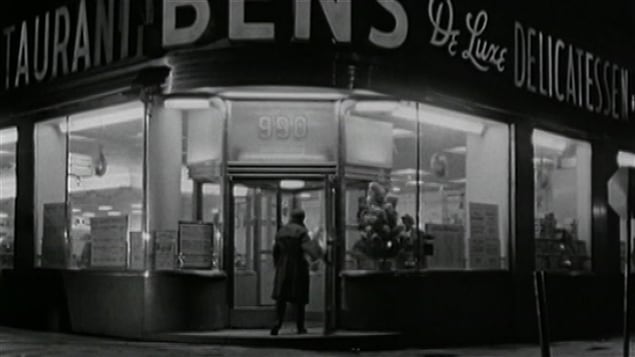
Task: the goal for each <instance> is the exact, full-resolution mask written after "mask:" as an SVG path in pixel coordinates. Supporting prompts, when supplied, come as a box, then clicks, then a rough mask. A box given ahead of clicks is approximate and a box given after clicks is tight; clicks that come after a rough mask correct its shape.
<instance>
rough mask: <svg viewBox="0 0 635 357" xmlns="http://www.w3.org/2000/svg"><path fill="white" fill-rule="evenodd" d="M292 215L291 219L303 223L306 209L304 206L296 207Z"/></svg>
mask: <svg viewBox="0 0 635 357" xmlns="http://www.w3.org/2000/svg"><path fill="white" fill-rule="evenodd" d="M290 216H291V221H293V222H298V223H303V222H304V217H305V216H306V214H305V213H304V210H303V209H302V208H294V209H293V210H292V211H291V214H290Z"/></svg>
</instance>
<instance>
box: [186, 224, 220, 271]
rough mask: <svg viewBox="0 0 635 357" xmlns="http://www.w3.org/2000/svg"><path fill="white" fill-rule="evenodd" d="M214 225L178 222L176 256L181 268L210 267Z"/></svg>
mask: <svg viewBox="0 0 635 357" xmlns="http://www.w3.org/2000/svg"><path fill="white" fill-rule="evenodd" d="M213 239H214V225H213V224H211V223H198V222H179V247H178V252H179V253H178V256H179V258H180V259H181V267H182V268H195V269H209V268H211V267H212V253H213Z"/></svg>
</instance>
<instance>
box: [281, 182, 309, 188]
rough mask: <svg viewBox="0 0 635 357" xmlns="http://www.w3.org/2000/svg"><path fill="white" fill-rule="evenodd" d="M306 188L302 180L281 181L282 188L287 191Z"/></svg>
mask: <svg viewBox="0 0 635 357" xmlns="http://www.w3.org/2000/svg"><path fill="white" fill-rule="evenodd" d="M303 187H304V181H302V180H282V181H280V188H283V189H286V190H297V189H300V188H303Z"/></svg>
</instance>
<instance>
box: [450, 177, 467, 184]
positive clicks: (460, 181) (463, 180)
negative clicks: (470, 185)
mask: <svg viewBox="0 0 635 357" xmlns="http://www.w3.org/2000/svg"><path fill="white" fill-rule="evenodd" d="M450 182H452V183H466V182H467V179H466V178H465V177H463V178H460V179H454V180H450Z"/></svg>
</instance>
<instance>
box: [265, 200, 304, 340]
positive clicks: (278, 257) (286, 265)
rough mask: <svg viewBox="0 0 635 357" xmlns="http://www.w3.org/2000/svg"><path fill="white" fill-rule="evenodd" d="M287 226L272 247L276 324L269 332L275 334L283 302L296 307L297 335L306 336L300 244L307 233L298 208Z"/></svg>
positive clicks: (302, 264)
mask: <svg viewBox="0 0 635 357" xmlns="http://www.w3.org/2000/svg"><path fill="white" fill-rule="evenodd" d="M290 216H291V217H290V220H289V223H287V224H286V225H284V226H283V227H282V228H280V230H279V231H278V233H277V234H276V242H275V244H274V247H273V261H274V264H275V267H276V274H275V277H274V283H273V293H272V295H271V297H272V298H273V299H274V300H276V313H277V318H278V321H277V323H276V325H275V326H274V327H273V328H272V329H271V334H272V335H274V336H275V335H277V334H278V331H279V330H280V327H282V323H283V321H284V315H285V310H286V306H287V303H291V304H293V305H294V306H295V308H296V324H297V328H298V333H299V334H303V333H306V332H307V331H306V329H305V327H304V310H305V305H306V304H308V303H309V263H308V262H307V260H306V259H305V257H304V250H303V248H302V247H303V244H306V243H307V242H309V240H310V237H309V232H308V230H307V228H306V226H305V225H304V217H305V213H304V211H303V210H301V209H294V210H293V211H291V215H290Z"/></svg>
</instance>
